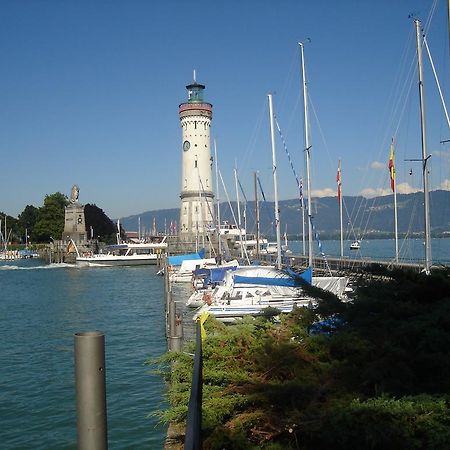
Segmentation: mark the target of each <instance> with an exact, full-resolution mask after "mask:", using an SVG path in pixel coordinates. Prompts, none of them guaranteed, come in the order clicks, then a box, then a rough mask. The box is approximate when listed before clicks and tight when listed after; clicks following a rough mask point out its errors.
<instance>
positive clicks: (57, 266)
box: [0, 263, 77, 270]
mask: <svg viewBox="0 0 450 450" xmlns="http://www.w3.org/2000/svg"><path fill="white" fill-rule="evenodd" d="M74 267H75V268H77V266H76V265H75V264H66V263H52V264H46V265H42V266H16V265H14V264H6V265H1V266H0V270H49V269H66V268H74Z"/></svg>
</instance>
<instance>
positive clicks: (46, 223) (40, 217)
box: [32, 192, 68, 242]
mask: <svg viewBox="0 0 450 450" xmlns="http://www.w3.org/2000/svg"><path fill="white" fill-rule="evenodd" d="M67 203H68V200H67V197H66V196H65V195H64V194H61V193H60V192H56V193H54V194H51V195H46V196H45V199H44V206H42V207H41V208H39V211H38V214H37V219H36V223H35V226H34V229H33V234H32V237H33V239H34V240H35V241H37V242H48V241H49V240H50V237H52V238H54V239H61V236H62V233H63V231H64V207H65V206H66V205H67Z"/></svg>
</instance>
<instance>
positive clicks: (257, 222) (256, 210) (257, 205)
mask: <svg viewBox="0 0 450 450" xmlns="http://www.w3.org/2000/svg"><path fill="white" fill-rule="evenodd" d="M254 182H255V217H256V258H259V199H258V186H257V182H258V175H257V174H256V172H255V173H254Z"/></svg>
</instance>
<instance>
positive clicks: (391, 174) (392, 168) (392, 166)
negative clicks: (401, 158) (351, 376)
mask: <svg viewBox="0 0 450 450" xmlns="http://www.w3.org/2000/svg"><path fill="white" fill-rule="evenodd" d="M388 169H389V178H390V179H391V189H392V192H395V164H394V138H392V142H391V151H390V155H389V164H388Z"/></svg>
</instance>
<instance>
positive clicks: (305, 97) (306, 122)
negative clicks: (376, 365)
mask: <svg viewBox="0 0 450 450" xmlns="http://www.w3.org/2000/svg"><path fill="white" fill-rule="evenodd" d="M298 45H299V46H300V53H301V59H302V81H303V118H304V138H305V163H306V189H307V190H308V264H309V266H310V267H312V256H313V255H312V253H313V252H312V223H311V217H312V214H311V177H310V153H309V151H310V149H311V145H310V143H309V119H308V87H307V83H306V72H305V54H304V48H303V47H304V46H303V43H302V42H299V43H298Z"/></svg>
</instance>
